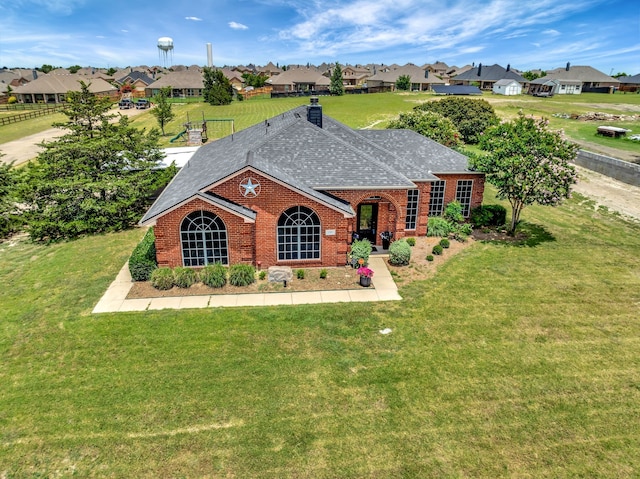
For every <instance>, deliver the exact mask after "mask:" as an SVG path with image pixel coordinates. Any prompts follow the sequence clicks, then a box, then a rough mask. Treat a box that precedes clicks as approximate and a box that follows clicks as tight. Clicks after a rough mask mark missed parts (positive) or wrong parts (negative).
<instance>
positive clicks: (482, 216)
mask: <svg viewBox="0 0 640 479" xmlns="http://www.w3.org/2000/svg"><path fill="white" fill-rule="evenodd" d="M470 219H471V222H472V223H473V224H474V225H475V226H501V225H503V224H505V223H506V221H507V210H506V208H505V207H504V206H502V205H480V206H476V207H475V208H473V209H472V210H471V216H470Z"/></svg>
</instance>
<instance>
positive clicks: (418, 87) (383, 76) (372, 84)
mask: <svg viewBox="0 0 640 479" xmlns="http://www.w3.org/2000/svg"><path fill="white" fill-rule="evenodd" d="M403 75H406V76H408V77H409V78H410V80H411V88H410V89H411V91H428V90H431V86H432V85H444V84H445V82H444V80H442V79H441V78H438V77H437V76H436V75H433V74H431V73H429V70H428V69H426V68H423V67H419V66H418V65H414V64H413V63H407V64H406V65H404V66H401V67H400V66H399V67H397V68H394V69H392V70H389V71H376V73H375V74H374V75H372V76H370V77H369V78H367V86H368V87H369V92H381V91H395V88H396V82H397V81H398V79H399V78H400V77H401V76H403Z"/></svg>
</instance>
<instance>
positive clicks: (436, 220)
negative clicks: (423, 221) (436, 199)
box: [427, 216, 453, 237]
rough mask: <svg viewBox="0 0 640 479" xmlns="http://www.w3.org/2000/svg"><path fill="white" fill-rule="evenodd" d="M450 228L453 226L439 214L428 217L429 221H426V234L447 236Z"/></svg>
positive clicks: (450, 230)
mask: <svg viewBox="0 0 640 479" xmlns="http://www.w3.org/2000/svg"><path fill="white" fill-rule="evenodd" d="M452 230H453V227H452V226H451V223H449V222H448V221H447V220H446V219H444V218H442V217H441V216H434V217H433V218H429V222H428V223H427V236H440V237H444V236H449V233H451V232H452Z"/></svg>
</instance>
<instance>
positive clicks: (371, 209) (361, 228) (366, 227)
mask: <svg viewBox="0 0 640 479" xmlns="http://www.w3.org/2000/svg"><path fill="white" fill-rule="evenodd" d="M377 227H378V205H377V204H375V203H370V204H361V205H358V235H359V236H360V239H364V238H367V239H368V240H369V241H371V243H372V244H376V231H377Z"/></svg>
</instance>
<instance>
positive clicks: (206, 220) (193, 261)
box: [180, 211, 229, 266]
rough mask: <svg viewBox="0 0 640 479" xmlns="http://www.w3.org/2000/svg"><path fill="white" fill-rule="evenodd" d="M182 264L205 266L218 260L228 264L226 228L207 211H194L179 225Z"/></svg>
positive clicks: (216, 217) (217, 218)
mask: <svg viewBox="0 0 640 479" xmlns="http://www.w3.org/2000/svg"><path fill="white" fill-rule="evenodd" d="M180 240H181V243H182V264H183V265H184V266H206V265H208V264H214V263H216V262H220V263H222V264H229V251H228V249H227V228H226V227H225V225H224V222H223V221H222V220H221V219H220V218H219V217H218V216H216V215H214V214H213V213H210V212H208V211H194V212H193V213H191V214H190V215H189V216H187V217H186V218H185V219H184V220H183V221H182V224H181V225H180Z"/></svg>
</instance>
